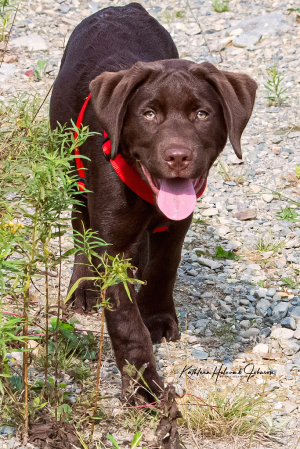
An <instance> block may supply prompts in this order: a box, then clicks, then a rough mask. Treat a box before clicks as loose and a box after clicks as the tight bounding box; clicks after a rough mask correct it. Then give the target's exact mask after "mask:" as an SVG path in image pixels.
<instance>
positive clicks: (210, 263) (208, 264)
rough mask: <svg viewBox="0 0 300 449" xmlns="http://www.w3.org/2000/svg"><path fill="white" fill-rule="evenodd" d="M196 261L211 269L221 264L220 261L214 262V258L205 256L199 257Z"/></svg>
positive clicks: (215, 268)
mask: <svg viewBox="0 0 300 449" xmlns="http://www.w3.org/2000/svg"><path fill="white" fill-rule="evenodd" d="M198 261H199V263H200V264H201V265H204V266H205V267H209V268H211V269H212V270H217V269H218V268H220V267H222V266H223V264H222V263H220V262H215V261H214V260H210V259H206V258H205V257H199V258H198Z"/></svg>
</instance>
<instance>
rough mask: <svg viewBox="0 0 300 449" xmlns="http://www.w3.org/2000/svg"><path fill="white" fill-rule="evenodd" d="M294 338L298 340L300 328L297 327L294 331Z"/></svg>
mask: <svg viewBox="0 0 300 449" xmlns="http://www.w3.org/2000/svg"><path fill="white" fill-rule="evenodd" d="M294 338H296V339H297V340H300V329H297V330H296V331H295V333H294Z"/></svg>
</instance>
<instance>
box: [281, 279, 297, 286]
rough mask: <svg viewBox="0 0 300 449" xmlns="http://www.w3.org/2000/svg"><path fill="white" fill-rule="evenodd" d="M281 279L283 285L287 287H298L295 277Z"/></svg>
mask: <svg viewBox="0 0 300 449" xmlns="http://www.w3.org/2000/svg"><path fill="white" fill-rule="evenodd" d="M282 281H283V283H284V285H286V287H288V288H298V287H299V282H298V281H297V279H296V278H294V279H291V278H282Z"/></svg>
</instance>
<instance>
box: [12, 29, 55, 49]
mask: <svg viewBox="0 0 300 449" xmlns="http://www.w3.org/2000/svg"><path fill="white" fill-rule="evenodd" d="M10 45H11V46H13V47H27V48H28V49H29V50H34V51H38V50H48V46H47V44H46V42H45V40H44V39H43V38H42V37H41V36H39V35H38V34H35V33H32V34H31V33H30V34H27V36H22V37H17V38H15V39H11V40H10Z"/></svg>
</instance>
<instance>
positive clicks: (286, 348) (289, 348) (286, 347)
mask: <svg viewBox="0 0 300 449" xmlns="http://www.w3.org/2000/svg"><path fill="white" fill-rule="evenodd" d="M278 341H279V344H280V346H281V348H282V349H283V353H284V354H285V355H294V354H296V353H297V352H298V351H299V349H300V345H299V343H296V342H295V341H294V340H285V339H283V338H280V339H279V340H278Z"/></svg>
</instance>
